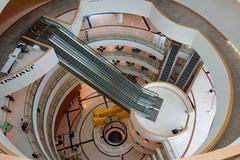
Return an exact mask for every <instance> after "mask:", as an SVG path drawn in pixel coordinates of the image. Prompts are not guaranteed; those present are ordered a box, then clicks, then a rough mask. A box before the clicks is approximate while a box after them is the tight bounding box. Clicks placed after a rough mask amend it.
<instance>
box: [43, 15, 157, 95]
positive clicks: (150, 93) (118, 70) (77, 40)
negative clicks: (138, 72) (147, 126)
mask: <svg viewBox="0 0 240 160" xmlns="http://www.w3.org/2000/svg"><path fill="white" fill-rule="evenodd" d="M42 19H43V20H44V21H43V22H46V20H47V21H48V22H50V23H51V24H52V25H57V27H60V28H58V29H60V30H61V31H62V32H63V33H64V34H65V35H67V36H68V34H70V35H71V36H72V37H71V36H69V37H70V38H74V39H73V40H75V41H76V43H82V44H79V45H84V46H87V48H88V49H90V50H91V51H93V52H94V53H96V54H93V55H98V56H99V57H100V58H101V59H103V60H104V62H106V63H107V64H109V65H110V67H111V68H112V67H113V68H115V69H116V70H117V72H120V73H122V71H121V70H120V69H119V68H117V67H116V66H115V65H113V64H112V63H110V62H109V61H108V60H107V59H106V58H105V57H103V56H102V55H101V54H99V53H98V52H96V51H95V50H94V49H92V48H91V47H90V46H89V45H88V44H87V43H85V42H84V41H82V40H80V39H79V38H78V37H76V36H75V35H74V34H73V33H72V32H70V31H69V30H67V29H66V28H65V27H64V26H62V25H61V24H60V23H58V22H56V21H53V20H51V19H49V18H47V17H42ZM48 22H46V23H48ZM66 32H67V33H68V34H67V33H66ZM84 46H83V47H84ZM126 80H128V79H127V78H126ZM128 81H129V82H130V83H132V82H131V81H130V80H128ZM134 85H135V86H138V87H140V88H141V90H143V91H145V92H144V93H146V94H148V95H150V96H153V97H158V94H157V93H155V92H153V91H151V90H148V89H145V88H143V87H142V86H140V85H139V84H134Z"/></svg>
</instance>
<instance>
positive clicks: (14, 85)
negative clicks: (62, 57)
mask: <svg viewBox="0 0 240 160" xmlns="http://www.w3.org/2000/svg"><path fill="white" fill-rule="evenodd" d="M57 63H58V58H57V56H56V54H55V52H54V50H53V49H50V50H49V52H47V53H46V54H45V55H43V56H42V57H41V58H40V59H39V60H38V61H36V62H35V63H33V64H30V65H29V66H28V67H26V68H25V69H23V70H22V71H19V72H17V73H15V74H12V75H9V76H8V77H7V78H4V79H1V80H0V91H1V92H0V97H3V96H5V95H8V94H11V93H13V92H16V91H17V90H19V89H21V88H23V87H25V86H27V85H29V84H30V83H32V82H34V81H35V80H37V79H39V78H40V77H42V76H43V75H44V74H45V73H47V72H48V71H49V70H51V69H52V68H53V67H54V66H55V65H56V64H57Z"/></svg>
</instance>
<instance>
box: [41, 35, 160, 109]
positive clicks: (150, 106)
mask: <svg viewBox="0 0 240 160" xmlns="http://www.w3.org/2000/svg"><path fill="white" fill-rule="evenodd" d="M50 33H51V34H52V35H54V34H55V33H52V32H50ZM42 34H43V33H42ZM44 34H46V33H44ZM46 36H48V35H46ZM53 38H54V37H53V36H51V39H53ZM51 39H49V40H50V41H51ZM56 40H57V39H56ZM53 43H55V42H53ZM59 43H62V42H60V41H59ZM63 46H64V45H63ZM73 55H76V54H73ZM73 55H71V56H73ZM77 56H79V55H77ZM73 58H74V57H73ZM84 63H89V62H84ZM96 70H99V68H96ZM105 74H106V73H105ZM114 78H116V77H114ZM149 93H151V92H149ZM154 94H156V93H154ZM156 95H157V94H156ZM143 102H144V101H143ZM146 105H147V104H146ZM149 107H151V106H149Z"/></svg>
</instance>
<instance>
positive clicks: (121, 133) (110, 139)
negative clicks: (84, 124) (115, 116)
mask: <svg viewBox="0 0 240 160" xmlns="http://www.w3.org/2000/svg"><path fill="white" fill-rule="evenodd" d="M102 137H103V139H104V141H105V142H106V143H107V144H109V145H111V146H120V145H122V144H123V143H124V142H125V141H126V140H127V127H126V126H125V124H123V123H122V122H119V121H112V122H110V123H108V124H107V125H105V126H104V127H103V131H102Z"/></svg>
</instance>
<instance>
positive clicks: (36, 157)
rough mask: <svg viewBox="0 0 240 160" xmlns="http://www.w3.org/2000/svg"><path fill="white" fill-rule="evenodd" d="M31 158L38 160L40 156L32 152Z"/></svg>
mask: <svg viewBox="0 0 240 160" xmlns="http://www.w3.org/2000/svg"><path fill="white" fill-rule="evenodd" d="M32 157H33V158H35V159H38V158H39V157H40V154H39V153H37V152H33V154H32Z"/></svg>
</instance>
